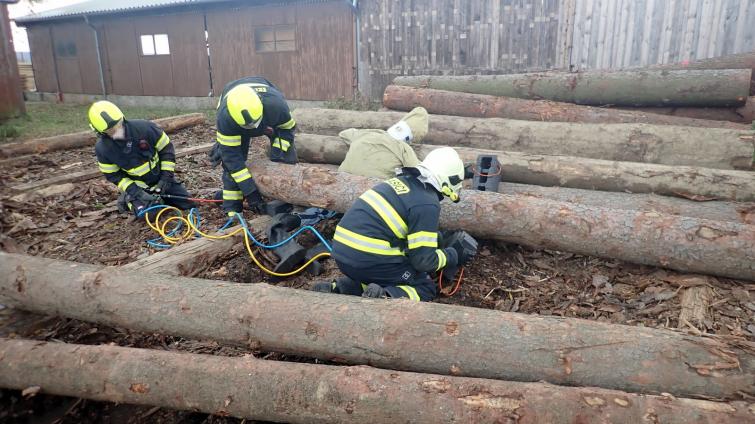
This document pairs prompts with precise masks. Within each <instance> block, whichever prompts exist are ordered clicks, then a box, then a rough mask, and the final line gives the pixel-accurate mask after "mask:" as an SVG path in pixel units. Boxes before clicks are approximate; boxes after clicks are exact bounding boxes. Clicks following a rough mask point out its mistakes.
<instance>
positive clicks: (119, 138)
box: [88, 100, 194, 217]
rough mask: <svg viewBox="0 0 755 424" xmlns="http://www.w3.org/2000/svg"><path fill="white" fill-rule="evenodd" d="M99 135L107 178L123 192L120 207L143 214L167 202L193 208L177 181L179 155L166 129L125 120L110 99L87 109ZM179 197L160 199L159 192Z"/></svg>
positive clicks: (100, 162)
mask: <svg viewBox="0 0 755 424" xmlns="http://www.w3.org/2000/svg"><path fill="white" fill-rule="evenodd" d="M88 118H89V126H90V128H92V130H94V131H95V132H96V133H97V135H98V139H97V143H96V144H95V146H94V151H95V154H96V156H97V163H98V165H99V167H100V171H101V172H102V173H103V174H104V176H105V178H106V179H107V180H108V181H110V182H111V183H113V184H115V185H116V186H117V187H118V189H119V190H120V191H121V196H120V198H119V199H118V208H119V209H120V210H121V212H126V211H129V210H130V211H131V212H133V213H134V215H136V216H138V217H141V216H142V212H143V211H144V210H145V209H147V208H149V207H150V206H153V205H157V204H162V203H163V200H164V203H165V204H167V205H170V206H175V207H177V208H179V209H190V208H192V207H194V203H193V202H191V201H189V200H186V198H188V197H189V193H188V192H187V191H186V189H185V188H184V186H183V185H182V184H181V183H179V182H177V181H176V180H175V176H174V173H175V170H176V154H175V150H174V149H173V144H171V142H170V138H168V135H167V134H165V132H164V131H163V130H162V129H161V128H160V127H158V126H157V125H155V124H154V123H153V122H150V121H145V120H141V119H133V120H130V119H126V118H125V117H124V116H123V112H121V110H120V109H119V108H118V106H116V105H114V104H113V103H111V102H108V101H105V100H103V101H99V102H95V103H94V104H92V106H90V108H89V112H88ZM161 194H164V195H170V196H177V197H181V198H183V199H179V198H173V197H171V198H168V197H167V196H166V198H165V199H161V198H160V195H161Z"/></svg>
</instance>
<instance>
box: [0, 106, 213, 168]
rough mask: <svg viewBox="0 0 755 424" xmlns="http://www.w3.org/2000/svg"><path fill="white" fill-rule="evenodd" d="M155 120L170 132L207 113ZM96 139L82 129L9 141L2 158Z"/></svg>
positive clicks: (2, 148) (0, 152)
mask: <svg viewBox="0 0 755 424" xmlns="http://www.w3.org/2000/svg"><path fill="white" fill-rule="evenodd" d="M153 122H154V123H155V124H157V125H159V126H160V127H161V128H162V129H163V130H164V131H165V132H168V133H170V132H175V131H178V130H180V129H182V128H186V127H191V126H193V125H199V124H201V123H203V122H205V115H204V113H190V114H187V115H179V116H172V117H170V118H160V119H155V120H153ZM96 141H97V137H96V135H95V133H94V132H93V131H82V132H77V133H72V134H63V135H56V136H53V137H45V138H38V139H35V140H29V141H22V142H18V143H8V144H4V145H2V146H0V158H10V157H13V156H20V155H28V154H38V153H49V152H54V151H58V150H66V149H75V148H79V147H86V146H89V145H93V144H94V143H95V142H96Z"/></svg>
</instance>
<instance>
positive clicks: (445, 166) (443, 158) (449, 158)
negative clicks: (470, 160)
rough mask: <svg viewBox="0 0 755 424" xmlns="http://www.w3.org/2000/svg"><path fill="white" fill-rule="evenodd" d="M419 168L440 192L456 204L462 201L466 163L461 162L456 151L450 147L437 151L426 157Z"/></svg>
mask: <svg viewBox="0 0 755 424" xmlns="http://www.w3.org/2000/svg"><path fill="white" fill-rule="evenodd" d="M417 168H418V169H419V170H420V173H422V175H423V176H426V177H427V182H428V183H429V184H430V185H432V186H433V187H435V189H436V190H438V192H440V193H441V194H443V195H444V196H446V197H448V198H449V199H451V201H452V202H454V203H456V202H458V201H459V200H460V193H461V184H462V181H464V162H462V161H461V158H460V157H459V154H458V153H456V150H454V149H452V148H450V147H441V148H439V149H435V150H433V151H432V152H430V153H429V154H428V155H427V156H425V159H424V160H423V161H422V162H420V164H419V165H417ZM426 174H429V175H426Z"/></svg>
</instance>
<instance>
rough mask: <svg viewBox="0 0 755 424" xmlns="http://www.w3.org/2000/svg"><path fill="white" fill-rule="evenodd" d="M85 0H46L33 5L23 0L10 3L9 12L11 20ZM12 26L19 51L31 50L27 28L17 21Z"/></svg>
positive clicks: (14, 42)
mask: <svg viewBox="0 0 755 424" xmlns="http://www.w3.org/2000/svg"><path fill="white" fill-rule="evenodd" d="M83 1H84V0H44V1H40V2H36V3H34V4H33V5H32V4H31V3H30V2H29V1H27V0H21V1H19V2H18V3H16V4H9V5H8V14H9V15H10V18H11V20H13V18H17V17H21V16H25V15H29V14H31V13H38V12H43V11H45V10H50V9H57V8H59V7H65V6H68V5H69V4H75V3H82V2H83ZM11 28H13V45H14V46H15V48H16V51H17V52H28V51H29V40H27V39H26V30H24V29H23V28H19V27H17V26H16V24H15V22H11Z"/></svg>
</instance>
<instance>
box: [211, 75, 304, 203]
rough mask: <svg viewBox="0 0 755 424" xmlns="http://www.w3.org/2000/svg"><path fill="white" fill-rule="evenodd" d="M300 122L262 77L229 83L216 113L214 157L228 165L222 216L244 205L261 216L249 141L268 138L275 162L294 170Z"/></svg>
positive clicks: (274, 88) (224, 178)
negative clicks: (249, 160)
mask: <svg viewBox="0 0 755 424" xmlns="http://www.w3.org/2000/svg"><path fill="white" fill-rule="evenodd" d="M295 126H296V122H295V121H294V119H293V118H292V117H291V113H290V111H289V108H288V103H287V102H286V99H285V97H283V93H281V91H280V90H279V89H278V88H277V87H275V85H273V83H271V82H270V81H268V80H266V79H265V78H262V77H246V78H242V79H239V80H236V81H233V82H230V83H228V84H227V85H226V86H225V88H223V92H222V94H221V96H220V102H219V103H218V112H217V134H216V136H217V143H216V144H215V147H214V148H213V150H212V151H211V152H210V158H211V159H212V160H213V161H214V162H218V161H220V162H222V164H223V191H222V197H221V193H218V194H216V197H218V198H222V199H223V210H225V211H226V212H227V213H228V214H229V215H231V214H233V213H235V212H241V210H242V207H243V201H244V199H246V200H247V203H248V204H249V206H250V207H251V208H252V209H253V210H255V211H256V212H261V211H262V209H263V206H264V202H263V200H262V195H261V194H260V192H259V190H258V189H257V184H255V182H254V179H253V178H252V175H251V173H250V172H249V170H248V169H247V167H246V158H247V155H248V154H249V141H250V139H251V138H252V137H259V136H262V135H266V136H267V137H268V138H269V139H270V160H272V161H275V162H284V163H289V164H294V163H296V162H297V157H296V147H295V146H294V129H295Z"/></svg>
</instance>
